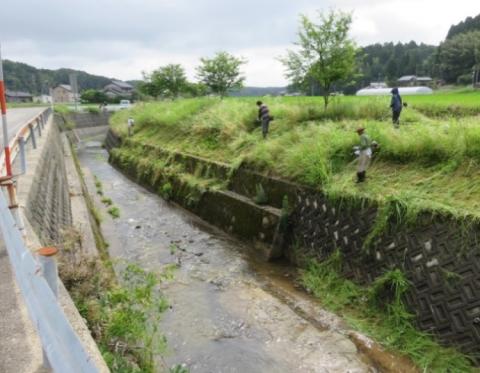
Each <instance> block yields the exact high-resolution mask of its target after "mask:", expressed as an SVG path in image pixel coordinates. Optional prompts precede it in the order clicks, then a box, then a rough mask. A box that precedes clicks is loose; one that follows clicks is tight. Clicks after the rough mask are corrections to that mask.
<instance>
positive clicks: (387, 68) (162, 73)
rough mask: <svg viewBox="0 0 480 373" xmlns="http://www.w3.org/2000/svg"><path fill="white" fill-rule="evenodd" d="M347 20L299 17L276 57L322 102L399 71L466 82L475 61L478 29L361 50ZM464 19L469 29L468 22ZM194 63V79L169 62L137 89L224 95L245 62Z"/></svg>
mask: <svg viewBox="0 0 480 373" xmlns="http://www.w3.org/2000/svg"><path fill="white" fill-rule="evenodd" d="M472 22H473V21H472ZM472 22H470V23H472ZM351 23H352V16H351V14H350V13H345V12H341V11H333V10H332V11H330V12H327V13H321V12H319V14H318V19H317V20H316V21H312V20H311V19H309V18H308V17H306V16H301V18H300V27H299V31H298V41H297V42H296V43H295V45H296V48H295V49H293V50H288V51H287V54H286V55H285V56H284V57H281V58H280V61H281V62H282V63H283V64H284V66H285V69H286V77H287V78H288V79H289V80H290V81H291V83H292V86H293V87H295V89H297V90H302V91H304V92H311V93H312V94H313V92H316V93H317V94H318V93H320V94H321V95H322V96H323V98H324V104H325V107H327V106H328V103H329V98H330V93H331V92H332V91H336V90H344V91H346V92H347V93H353V92H354V91H356V90H357V89H358V88H360V87H362V86H365V85H367V84H368V83H370V82H371V81H374V80H386V81H388V82H390V83H391V84H395V82H396V80H397V79H398V78H399V77H400V76H402V75H410V74H411V75H430V76H432V77H436V78H440V79H444V80H445V81H446V82H448V83H469V82H471V77H472V68H473V67H474V66H480V31H468V32H465V33H458V32H459V30H460V29H461V28H462V27H463V26H462V25H460V26H458V27H457V28H458V30H457V29H455V28H453V29H451V33H452V32H453V33H456V34H455V35H453V36H450V37H449V38H448V39H447V40H446V41H445V42H443V43H442V44H441V45H440V46H439V47H435V46H429V45H425V44H419V45H418V44H416V43H415V42H410V43H407V44H401V43H398V44H393V43H385V44H375V45H371V46H368V47H365V48H363V49H362V48H358V47H357V46H356V44H355V42H354V41H353V40H352V39H351V38H350V36H349V31H350V27H351ZM470 23H469V24H468V27H467V28H468V29H469V30H470V28H471V27H473V26H472V25H471V24H470ZM472 24H473V23H472ZM465 27H466V26H465ZM452 30H453V31H452ZM200 62H201V63H200V65H199V66H198V67H197V78H198V83H191V82H188V80H187V78H186V75H185V71H184V69H183V67H182V66H180V65H174V64H171V65H167V66H164V67H160V68H159V69H157V70H155V71H153V72H152V73H150V74H145V76H144V78H145V81H144V82H143V83H142V84H141V86H140V90H141V91H142V92H143V93H144V94H147V95H150V96H154V97H171V98H176V97H178V96H179V95H185V94H187V95H190V96H199V95H205V94H207V93H213V94H218V95H220V96H221V97H224V96H225V95H227V94H228V92H229V91H231V90H235V89H238V88H241V87H242V84H243V81H244V77H243V76H242V75H241V72H240V68H241V66H242V65H243V64H245V63H246V61H245V60H244V59H241V58H237V57H235V56H232V55H230V54H228V53H226V52H220V53H217V54H216V55H215V56H214V57H213V58H202V59H201V60H200Z"/></svg>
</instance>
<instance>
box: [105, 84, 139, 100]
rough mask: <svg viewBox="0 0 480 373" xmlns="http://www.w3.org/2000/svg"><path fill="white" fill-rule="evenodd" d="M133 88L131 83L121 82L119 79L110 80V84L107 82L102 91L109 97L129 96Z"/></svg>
mask: <svg viewBox="0 0 480 373" xmlns="http://www.w3.org/2000/svg"><path fill="white" fill-rule="evenodd" d="M133 91H134V88H133V86H132V85H131V84H128V83H126V82H122V81H121V80H112V82H111V83H110V84H107V85H106V86H105V87H104V88H103V92H104V93H105V94H106V95H107V97H108V98H110V99H115V98H131V97H132V95H133Z"/></svg>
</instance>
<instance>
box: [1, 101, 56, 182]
mask: <svg viewBox="0 0 480 373" xmlns="http://www.w3.org/2000/svg"><path fill="white" fill-rule="evenodd" d="M51 114H52V109H51V108H48V109H45V110H44V111H43V112H42V113H40V114H38V115H36V116H34V117H33V118H32V119H30V120H29V121H28V122H27V123H26V124H25V126H23V127H22V128H21V129H20V130H19V131H18V132H17V133H16V134H15V135H14V136H13V138H12V139H10V141H9V146H10V153H11V160H12V162H13V161H14V160H15V158H16V157H17V156H20V162H21V167H22V172H25V169H26V164H25V144H26V143H27V142H28V141H30V142H31V144H32V147H33V148H34V149H36V147H37V137H40V136H42V131H43V129H44V127H45V125H46V124H47V122H48V119H49V118H50V115H51ZM3 141H5V139H4V140H3ZM5 173H6V164H5V154H4V153H3V152H1V153H0V175H5Z"/></svg>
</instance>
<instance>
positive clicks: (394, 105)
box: [390, 88, 403, 128]
mask: <svg viewBox="0 0 480 373" xmlns="http://www.w3.org/2000/svg"><path fill="white" fill-rule="evenodd" d="M391 93H392V100H391V102H390V108H391V109H392V121H393V126H394V127H395V128H398V127H399V126H400V114H401V113H402V107H403V102H402V97H401V96H400V92H398V88H393V89H392V90H391Z"/></svg>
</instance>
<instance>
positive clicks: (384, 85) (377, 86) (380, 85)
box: [367, 82, 388, 88]
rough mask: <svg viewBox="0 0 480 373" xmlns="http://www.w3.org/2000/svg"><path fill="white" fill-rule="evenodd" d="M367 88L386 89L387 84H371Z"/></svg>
mask: <svg viewBox="0 0 480 373" xmlns="http://www.w3.org/2000/svg"><path fill="white" fill-rule="evenodd" d="M367 88H388V84H387V83H385V82H371V83H370V84H369V85H368V87H367Z"/></svg>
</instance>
